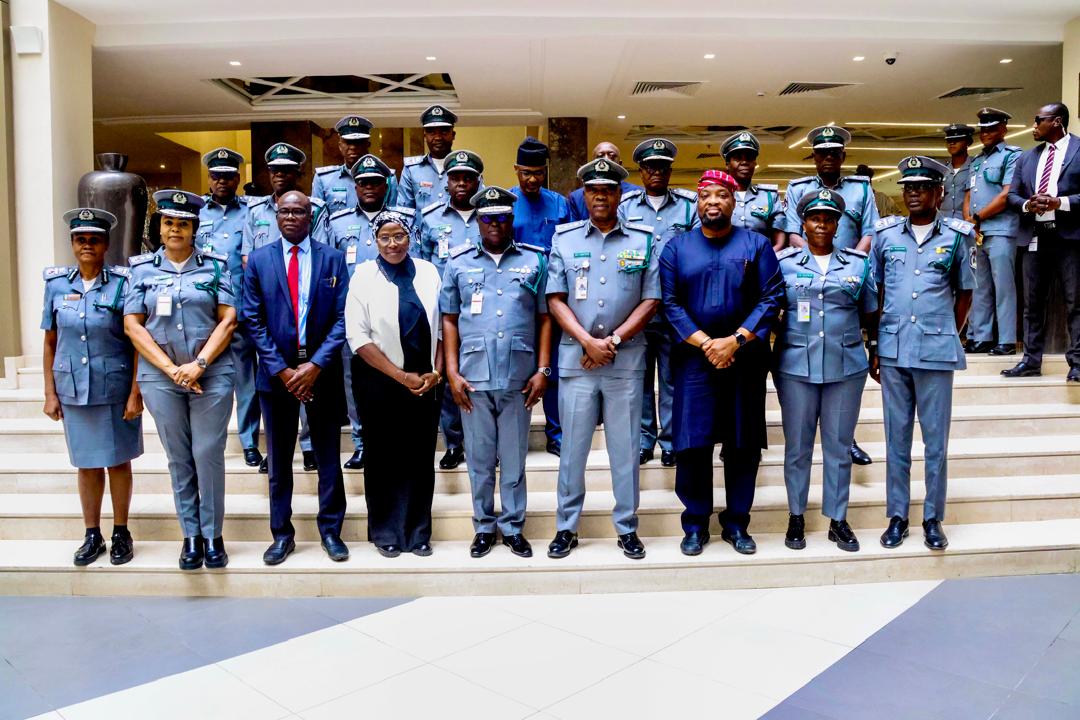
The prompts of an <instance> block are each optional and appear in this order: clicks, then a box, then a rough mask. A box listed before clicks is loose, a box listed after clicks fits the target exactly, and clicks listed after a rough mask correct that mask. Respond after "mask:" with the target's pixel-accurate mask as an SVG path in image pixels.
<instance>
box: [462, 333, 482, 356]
mask: <svg viewBox="0 0 1080 720" xmlns="http://www.w3.org/2000/svg"><path fill="white" fill-rule="evenodd" d="M484 347H485V346H484V336H483V335H471V336H469V337H467V338H462V339H461V352H462V354H465V355H468V354H469V353H474V352H480V351H482V350H483V349H484Z"/></svg>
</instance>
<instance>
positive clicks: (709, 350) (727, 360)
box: [700, 336, 739, 370]
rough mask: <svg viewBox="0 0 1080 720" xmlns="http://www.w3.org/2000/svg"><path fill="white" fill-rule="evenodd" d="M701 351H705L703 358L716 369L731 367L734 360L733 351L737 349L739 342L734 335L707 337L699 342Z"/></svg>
mask: <svg viewBox="0 0 1080 720" xmlns="http://www.w3.org/2000/svg"><path fill="white" fill-rule="evenodd" d="M700 347H701V351H702V352H704V353H705V359H706V360H708V361H709V362H710V363H711V364H712V366H713V367H715V368H717V369H718V370H723V369H724V368H728V367H731V364H732V363H734V362H735V351H736V350H738V349H739V343H738V341H737V340H735V338H734V336H728V337H722V338H709V339H708V340H706V341H705V342H703V343H701V346H700Z"/></svg>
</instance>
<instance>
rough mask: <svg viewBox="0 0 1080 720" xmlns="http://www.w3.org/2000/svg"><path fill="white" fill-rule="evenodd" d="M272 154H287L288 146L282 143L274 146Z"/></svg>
mask: <svg viewBox="0 0 1080 720" xmlns="http://www.w3.org/2000/svg"><path fill="white" fill-rule="evenodd" d="M274 154H275V155H288V154H289V148H287V147H285V146H284V145H278V146H277V147H276V148H274Z"/></svg>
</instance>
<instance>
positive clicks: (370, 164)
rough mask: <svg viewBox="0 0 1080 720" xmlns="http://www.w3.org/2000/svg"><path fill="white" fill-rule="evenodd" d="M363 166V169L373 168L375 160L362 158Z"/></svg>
mask: <svg viewBox="0 0 1080 720" xmlns="http://www.w3.org/2000/svg"><path fill="white" fill-rule="evenodd" d="M363 165H364V167H366V168H373V167H375V158H373V157H366V158H364V163H363Z"/></svg>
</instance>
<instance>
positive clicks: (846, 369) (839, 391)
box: [774, 190, 878, 551]
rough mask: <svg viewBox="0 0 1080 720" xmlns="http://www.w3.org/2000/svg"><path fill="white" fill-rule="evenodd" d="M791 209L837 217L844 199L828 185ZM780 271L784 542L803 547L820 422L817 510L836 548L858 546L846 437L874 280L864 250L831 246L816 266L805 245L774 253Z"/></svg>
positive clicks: (861, 381) (861, 378)
mask: <svg viewBox="0 0 1080 720" xmlns="http://www.w3.org/2000/svg"><path fill="white" fill-rule="evenodd" d="M800 203H801V207H799V208H798V211H799V216H800V217H803V218H805V217H806V215H807V214H809V213H811V212H814V211H827V212H832V213H836V214H837V215H841V214H843V212H844V199H843V198H842V197H840V196H839V195H838V194H836V193H833V192H832V191H830V190H820V191H818V193H817V194H816V195H804V196H803V198H802V200H801V201H800ZM777 260H778V261H779V262H780V272H781V273H782V274H783V276H784V287H785V297H784V308H785V312H784V317H783V323H782V324H781V326H780V330H779V332H778V333H777V341H776V347H777V366H776V372H775V373H774V378H775V382H776V391H777V394H778V395H779V398H780V409H781V413H782V420H783V427H784V442H785V451H784V483H785V485H786V486H787V496H788V510H789V512H790V513H791V518H790V520H789V530H788V537H787V538H786V540H785V542H786V544H787V546H788V547H789V548H792V549H795V550H801V549H802V548H804V547H806V541H805V539H804V536H803V529H804V528H803V515H804V514H805V513H806V503H807V497H808V495H809V492H810V467H811V463H812V461H813V455H814V440H815V437H816V435H817V432H818V426H819V425H820V428H821V451H822V455H823V458H824V461H823V474H824V481H823V488H822V489H823V497H822V506H821V512H822V513H823V514H824V515H825V516H826V517H828V518H830V519H831V520H832V523H831V524H830V528H829V539H830V540H832V541H834V542H836V543H837V545H838V546H839V547H840V548H841V549H842V550H849V551H854V550H858V549H859V543H858V540H856V539H855V536H854V534H853V533H852V532H851V528H850V527H848V526H847V525H846V518H847V507H848V491H849V487H850V485H851V453H850V452H849V449H850V448H851V443H852V442H853V441H854V439H855V425H856V424H857V423H858V421H859V406H860V404H861V403H862V393H863V387H864V386H865V385H866V373H867V370H868V369H869V363H868V362H867V359H866V351H865V350H864V348H863V339H862V318H864V317H866V316H869V315H870V314H871V313H875V312H876V311H877V308H878V294H877V286H876V285H875V283H874V278H873V275H872V274H871V272H870V258H869V257H868V256H867V255H866V253H864V252H862V251H859V250H855V249H854V248H847V249H844V250H839V249H833V251H832V252H831V253H830V254H829V255H828V264H827V265H826V268H825V269H824V270H823V269H822V267H821V265H820V263H819V262H818V260H817V256H815V255H813V254H812V253H811V252H810V248H809V245H808V246H806V247H802V248H787V249H785V250H783V251H782V252H781V253H780V254H779V255H778V256H777Z"/></svg>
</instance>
